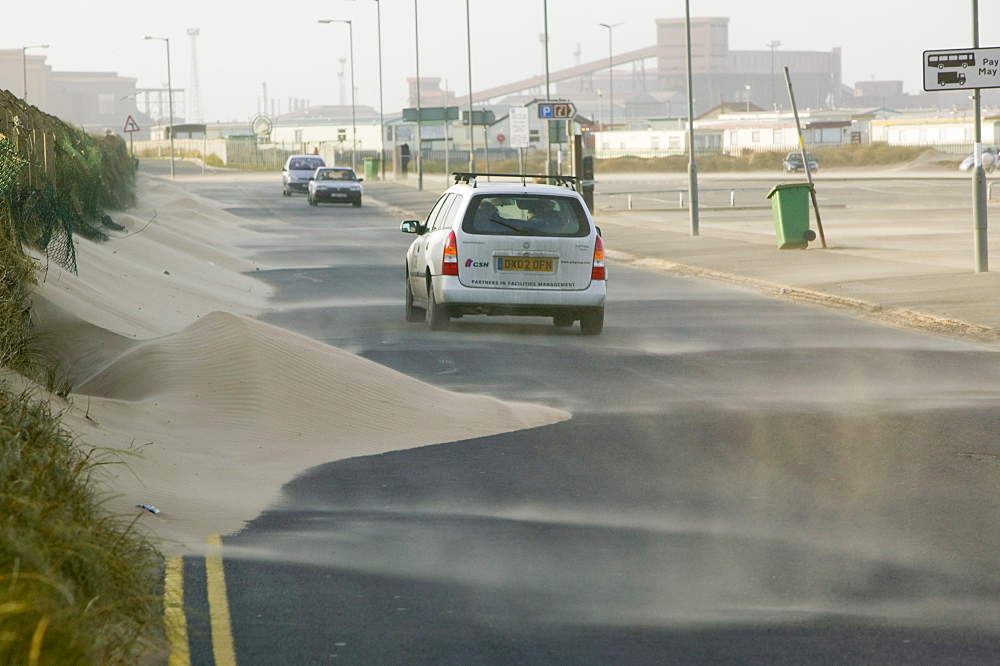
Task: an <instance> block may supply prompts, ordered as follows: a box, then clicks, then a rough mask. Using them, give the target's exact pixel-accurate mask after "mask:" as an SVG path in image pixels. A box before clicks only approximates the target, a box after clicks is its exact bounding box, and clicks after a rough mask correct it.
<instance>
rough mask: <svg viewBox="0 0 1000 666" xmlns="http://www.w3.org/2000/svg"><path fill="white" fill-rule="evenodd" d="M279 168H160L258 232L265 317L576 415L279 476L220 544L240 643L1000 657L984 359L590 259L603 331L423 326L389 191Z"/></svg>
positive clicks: (776, 656) (587, 657)
mask: <svg viewBox="0 0 1000 666" xmlns="http://www.w3.org/2000/svg"><path fill="white" fill-rule="evenodd" d="M277 182H278V181H277V180H276V179H275V183H270V182H259V181H257V182H255V181H253V180H227V179H225V178H223V177H211V178H205V179H203V180H198V179H191V180H188V181H186V186H189V187H191V188H192V189H193V191H195V192H197V193H199V194H202V195H205V196H209V197H212V198H215V199H217V200H219V201H220V202H222V203H223V205H225V206H226V207H227V208H229V209H230V210H232V211H233V212H236V213H238V214H240V215H244V216H245V217H247V218H249V220H250V222H249V223H250V224H252V225H255V226H258V227H259V228H261V229H264V230H269V231H271V232H273V233H274V235H273V242H271V243H269V244H268V245H267V246H264V245H262V246H260V247H258V248H254V250H255V251H256V252H257V253H258V257H259V258H260V260H261V261H262V262H264V263H266V264H268V265H272V266H278V267H279V268H276V269H275V270H271V271H261V272H259V273H257V274H256V275H258V276H259V277H261V279H264V280H266V281H268V282H269V283H271V284H272V285H274V287H275V288H276V292H277V296H276V299H275V303H274V306H275V311H274V312H272V313H269V314H267V315H264V316H263V317H262V319H264V320H265V321H268V322H270V323H272V324H275V325H278V326H282V327H285V328H288V329H291V330H294V331H298V332H300V333H304V334H306V335H309V336H311V337H314V338H316V339H318V340H321V341H323V342H326V343H329V344H331V345H335V346H337V347H341V348H344V349H348V350H350V351H352V352H355V353H357V354H360V355H362V356H364V357H366V358H369V359H371V360H374V361H377V362H379V363H382V364H384V365H387V366H389V367H392V368H394V369H397V370H399V371H402V372H404V373H407V374H409V375H412V376H415V377H418V378H420V379H422V380H424V381H426V382H428V383H430V384H434V385H437V386H440V387H443V388H447V389H450V390H455V391H462V392H471V393H485V394H489V395H493V396H496V397H498V398H503V399H508V400H523V401H530V402H539V403H544V404H547V405H552V406H556V407H560V408H563V409H566V410H569V411H571V412H572V413H573V418H572V419H570V420H569V421H566V422H563V423H559V424H555V425H552V426H547V427H544V428H537V429H532V430H526V431H521V432H515V433H509V434H506V435H500V436H495V437H486V438H481V439H476V440H467V441H456V442H452V443H447V444H441V445H437V446H429V447H423V448H418V449H413V450H404V451H397V452H393V453H388V454H384V455H379V456H371V457H364V458H355V459H350V460H342V461H332V462H330V463H328V464H326V465H321V466H318V467H315V468H312V469H308V470H302V474H301V475H300V476H299V477H298V478H297V479H296V480H295V481H293V482H292V483H290V484H288V486H287V487H286V488H285V489H284V492H283V495H282V497H281V498H280V500H278V501H276V502H275V504H274V505H273V506H272V508H271V509H270V510H268V511H267V512H265V513H264V514H262V515H261V516H259V517H258V518H256V519H255V520H253V521H252V522H251V523H250V524H249V525H247V527H246V529H244V530H242V531H241V532H239V533H238V534H235V535H229V536H227V537H225V539H224V543H225V551H224V552H225V555H226V559H225V574H226V582H227V585H228V591H229V604H230V610H231V614H232V626H233V629H232V631H233V640H234V645H235V650H236V655H237V661H238V663H240V664H326V663H355V664H375V663H377V664H382V663H386V664H388V663H393V664H402V663H406V664H468V663H476V664H512V663H517V664H597V663H601V664H605V663H619V664H670V663H692V664H695V663H697V664H704V663H739V664H775V663H781V664H802V663H808V664H857V663H871V664H904V663H905V664H940V663H963V664H964V663H976V664H982V663H998V662H1000V657H998V656H997V655H1000V635H998V631H1000V630H998V629H997V627H1000V622H998V621H1000V582H998V581H1000V579H998V577H997V575H996V572H997V571H998V569H1000V567H998V565H1000V548H998V546H1000V531H998V530H997V519H996V515H998V512H997V509H998V508H1000V507H998V499H997V493H996V489H997V481H998V478H1000V477H998V474H1000V472H998V470H1000V468H998V467H997V462H998V461H1000V451H997V445H996V433H997V432H1000V412H998V410H997V409H996V405H997V399H998V397H1000V395H998V390H997V389H998V387H1000V382H998V379H1000V358H998V356H997V354H996V353H995V351H994V350H992V349H990V348H986V347H980V346H976V345H973V344H969V343H962V342H956V341H951V340H948V339H945V338H937V337H930V336H926V335H922V334H918V333H912V332H906V331H901V330H896V329H889V328H883V327H879V326H877V325H875V324H871V323H867V322H864V321H859V320H856V319H852V318H850V317H848V316H844V315H841V314H836V313H832V312H827V311H824V310H819V309H814V308H811V307H807V306H802V305H797V304H794V303H788V302H784V301H779V300H774V299H769V298H766V297H762V296H759V295H757V294H755V293H752V292H749V291H746V290H742V289H740V288H736V287H729V286H725V285H720V284H717V283H710V282H703V281H699V280H696V279H685V278H679V277H672V276H668V275H662V274H656V273H650V272H644V271H641V270H635V269H626V268H621V267H615V266H614V265H612V266H611V268H610V279H611V282H610V284H609V294H610V296H609V305H608V310H607V321H606V327H605V331H604V334H603V335H601V336H600V337H597V338H585V337H582V336H580V334H579V331H578V330H577V329H576V328H573V329H557V328H554V327H553V326H552V325H551V322H550V321H548V320H544V319H508V318H498V319H486V318H474V317H469V318H463V319H461V320H458V321H456V322H455V323H454V325H453V326H452V330H450V331H447V332H431V331H429V330H428V329H427V328H426V327H425V326H423V325H418V324H408V323H406V322H405V320H404V319H403V304H402V275H403V267H402V256H403V251H404V249H405V247H406V245H407V244H408V242H409V240H410V237H408V236H405V235H403V234H400V233H399V231H398V222H399V218H398V217H393V215H392V211H391V210H390V209H387V208H384V207H381V206H378V205H375V204H373V203H371V202H369V203H368V204H366V206H365V207H364V208H362V209H351V208H350V207H324V208H319V209H314V208H310V207H309V206H308V205H307V204H306V201H305V199H304V198H302V197H293V198H291V199H288V198H283V197H281V195H280V185H278V184H276V183H277ZM377 191H378V187H377V184H372V185H371V186H370V187H369V195H370V197H369V198H373V197H377ZM412 399H413V400H414V401H416V402H420V401H422V400H424V396H421V395H414V396H412ZM427 409H428V411H429V413H431V414H433V410H434V405H433V404H430V403H428V404H427ZM203 568H204V564H203V562H202V561H201V560H200V559H199V558H186V561H185V574H186V578H187V579H188V580H189V581H191V583H190V584H189V585H186V586H185V591H186V597H185V601H186V603H187V605H188V607H189V609H190V610H189V613H188V627H189V631H190V633H191V647H192V663H195V664H210V663H213V659H212V656H211V655H212V647H211V642H212V636H211V631H210V629H209V622H208V620H207V617H208V613H209V609H208V608H207V605H206V601H205V593H204V588H203V586H199V584H198V582H197V581H199V580H203V578H204V573H203Z"/></svg>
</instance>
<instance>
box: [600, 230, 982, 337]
mask: <svg viewBox="0 0 1000 666" xmlns="http://www.w3.org/2000/svg"><path fill="white" fill-rule="evenodd" d="M605 253H606V254H607V256H608V258H609V259H614V260H615V261H617V262H619V263H621V264H624V265H628V266H634V267H636V268H644V269H648V270H655V271H659V272H663V273H670V274H671V275H677V276H680V277H695V278H706V279H711V280H716V281H719V282H726V283H729V284H736V285H739V286H742V287H748V288H749V289H752V290H754V291H756V292H758V293H760V294H763V295H765V296H771V297H773V298H782V299H786V300H789V301H795V302H797V303H806V304H809V305H815V306H819V307H824V308H827V309H831V310H841V311H847V312H849V313H851V314H853V315H855V316H858V317H860V318H862V319H867V320H870V321H874V322H877V323H880V324H886V325H889V326H895V327H897V328H905V329H909V330H914V331H921V332H924V333H932V334H935V335H946V336H949V337H957V338H961V339H964V340H970V341H974V342H980V343H987V344H1000V329H996V328H990V327H988V326H981V325H979V324H970V323H969V322H965V321H961V320H958V319H948V318H945V317H938V316H936V315H929V314H927V313H924V312H920V311H917V310H910V309H908V308H886V307H885V306H882V305H879V304H877V303H872V302H870V301H864V300H861V299H857V298H849V297H846V296H836V295H833V294H828V293H824V292H820V291H813V290H811V289H802V288H800V287H792V286H788V285H781V284H778V283H775V282H768V281H767V280H761V279H759V278H751V277H747V276H745V275H737V274H735V273H727V272H725V271H718V270H714V269H710V268H702V267H700V266H692V265H690V264H680V263H677V262H675V261H669V260H667V259H657V258H654V257H646V256H642V255H638V254H632V253H630V252H623V251H621V250H614V249H610V248H608V249H606V250H605Z"/></svg>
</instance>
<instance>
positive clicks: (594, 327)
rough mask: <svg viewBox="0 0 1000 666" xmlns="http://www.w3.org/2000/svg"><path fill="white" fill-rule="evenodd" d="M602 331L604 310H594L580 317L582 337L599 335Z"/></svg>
mask: <svg viewBox="0 0 1000 666" xmlns="http://www.w3.org/2000/svg"><path fill="white" fill-rule="evenodd" d="M603 330H604V308H595V309H593V310H588V311H586V312H584V313H583V316H582V317H580V332H581V333H582V334H584V335H600V334H601V331H603Z"/></svg>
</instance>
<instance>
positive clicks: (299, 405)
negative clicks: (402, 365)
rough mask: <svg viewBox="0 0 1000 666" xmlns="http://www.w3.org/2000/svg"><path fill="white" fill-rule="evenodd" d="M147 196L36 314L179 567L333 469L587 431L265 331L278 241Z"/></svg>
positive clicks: (112, 489)
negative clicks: (565, 428) (264, 251)
mask: <svg viewBox="0 0 1000 666" xmlns="http://www.w3.org/2000/svg"><path fill="white" fill-rule="evenodd" d="M139 196H140V200H139V203H138V204H137V206H136V207H135V209H133V210H130V211H128V212H126V213H118V214H116V215H115V221H116V222H118V223H119V224H122V225H124V226H125V227H126V231H125V232H121V233H117V234H116V237H115V238H113V239H112V240H110V241H108V242H105V243H93V242H90V241H87V240H86V239H79V238H78V239H76V242H77V253H78V265H79V271H78V274H77V275H74V274H72V273H70V272H68V271H64V270H62V269H59V268H57V267H54V266H49V267H48V270H47V272H46V273H45V275H44V281H43V282H42V283H41V284H40V285H39V286H38V287H37V289H36V290H35V292H34V295H33V311H34V314H35V318H36V322H37V325H36V330H37V332H38V333H39V334H40V335H41V336H42V339H43V341H44V344H45V345H46V347H47V348H48V349H49V350H50V351H51V352H52V353H53V355H54V356H55V357H56V358H57V359H58V361H59V363H60V365H61V367H62V368H64V369H66V370H67V371H68V373H69V376H70V378H71V380H72V382H73V383H72V386H73V390H72V393H71V395H70V397H69V400H68V401H67V402H66V403H65V404H63V403H59V402H53V405H54V408H57V409H58V408H60V407H63V408H65V414H64V423H65V424H66V426H67V428H69V429H70V430H71V431H72V432H73V433H74V434H75V435H77V436H78V439H79V441H80V443H81V446H84V447H98V448H99V449H101V451H102V453H101V455H102V459H103V460H107V461H112V462H114V463H115V464H110V465H102V466H101V467H100V468H99V474H100V478H99V481H100V483H102V484H103V488H104V490H106V491H107V492H108V495H109V499H108V501H107V504H106V506H107V507H108V508H109V509H110V510H112V511H115V512H116V513H121V514H123V515H126V516H129V517H131V516H134V515H135V514H136V512H137V510H136V509H135V506H136V505H138V504H149V505H153V506H155V507H157V508H158V509H159V510H160V511H161V513H160V514H159V515H155V516H154V515H152V514H145V513H142V512H140V513H142V515H141V518H140V521H139V524H140V525H142V526H143V527H145V528H147V529H149V530H150V531H151V532H152V534H153V536H154V537H156V538H157V539H158V543H159V545H160V547H161V549H162V550H163V551H164V552H165V553H167V554H170V553H175V552H185V551H188V550H197V549H199V548H200V546H201V544H202V543H203V542H204V540H205V538H206V537H207V536H209V535H212V534H228V533H232V532H234V531H237V530H238V529H240V527H242V525H243V524H244V523H245V522H246V521H248V520H250V519H252V518H254V517H255V516H257V515H258V514H259V513H260V512H261V511H262V510H264V509H265V508H266V507H267V506H268V505H269V504H270V503H272V502H274V501H275V500H276V499H278V498H279V496H280V491H281V487H282V485H283V484H285V483H287V482H288V481H290V480H291V479H293V478H294V477H295V476H296V475H297V474H299V473H301V472H303V471H305V470H306V469H308V468H310V467H313V466H315V465H318V464H322V463H326V462H331V461H335V460H340V459H344V458H349V457H353V456H359V455H372V454H378V453H383V452H386V451H392V450H398V449H404V448H413V447H418V446H425V445H429V444H436V443H441V442H448V441H456V440H461V439H465V438H470V437H480V436H485V435H490V434H497V433H501V432H508V431H511V430H517V429H521V428H530V427H536V426H541V425H547V424H549V423H554V422H556V421H560V420H564V419H566V418H569V414H567V413H566V412H563V411H561V410H557V409H552V408H549V407H544V406H540V405H531V404H523V403H510V402H503V401H500V400H496V399H494V398H491V397H488V396H479V395H463V394H458V393H454V392H450V391H445V390H442V389H437V388H434V387H432V386H429V385H427V384H425V383H423V382H420V381H418V380H416V379H413V378H411V377H408V376H406V375H403V374H400V373H398V372H396V371H394V370H390V369H388V368H385V367H383V366H380V365H378V364H376V363H373V362H371V361H368V360H365V359H363V358H360V357H358V356H355V355H353V354H350V353H348V352H345V351H343V350H340V349H337V348H335V347H331V346H329V345H325V344H323V343H320V342H317V341H315V340H312V339H310V338H307V337H304V336H301V335H298V334H295V333H292V332H289V331H286V330H284V329H281V328H277V327H275V326H271V325H269V324H265V323H262V322H260V321H257V320H256V319H254V318H253V316H254V315H256V314H259V313H261V312H264V311H266V310H267V309H268V298H269V296H271V292H270V289H269V287H268V286H267V285H266V284H264V283H263V282H261V281H259V280H256V279H254V278H253V276H252V275H248V273H250V272H253V271H254V270H255V269H258V268H266V267H262V266H260V265H259V264H256V263H254V262H253V261H251V260H250V259H248V258H247V257H246V256H245V255H246V254H247V252H246V251H245V250H241V249H240V247H241V246H243V247H246V246H248V245H254V246H257V247H260V246H264V245H266V244H267V241H268V237H267V236H266V235H263V234H260V233H257V232H252V231H249V230H247V229H245V228H243V227H242V226H241V219H240V218H238V217H235V216H233V215H230V214H228V213H226V212H225V211H223V210H221V208H219V207H218V205H216V204H215V203H214V202H211V201H209V200H204V199H200V198H198V197H195V196H192V195H191V194H189V193H188V192H186V191H185V190H184V188H183V185H178V184H176V183H171V182H169V181H166V180H163V179H157V178H148V177H144V178H140V180H139ZM150 220H152V221H150ZM275 242H276V243H277V242H280V241H277V240H276V241H275ZM416 395H421V396H422V397H423V400H422V402H423V403H424V404H426V402H428V401H430V402H432V403H433V404H435V412H434V414H428V413H426V412H424V411H423V410H421V409H419V408H417V407H416V406H415V401H414V400H413V397H414V396H416ZM54 400H56V401H57V400H58V399H57V398H54Z"/></svg>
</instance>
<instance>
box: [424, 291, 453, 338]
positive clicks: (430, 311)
mask: <svg viewBox="0 0 1000 666" xmlns="http://www.w3.org/2000/svg"><path fill="white" fill-rule="evenodd" d="M450 323H451V319H450V317H448V311H447V310H445V309H444V308H443V307H442V306H440V305H438V304H437V303H436V302H435V301H434V288H433V286H431V285H427V326H428V327H429V328H430V329H431V330H432V331H445V330H447V329H448V324H450Z"/></svg>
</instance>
